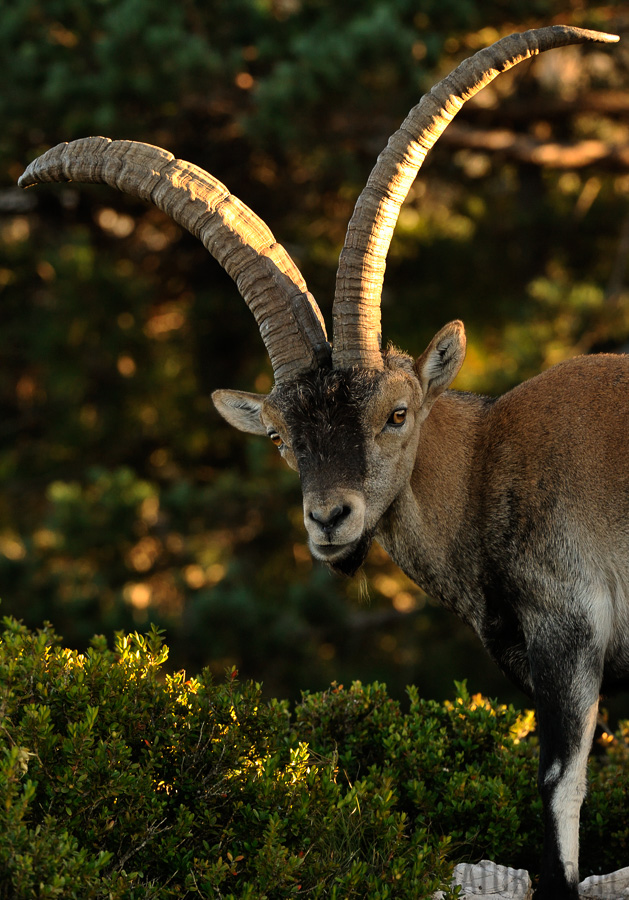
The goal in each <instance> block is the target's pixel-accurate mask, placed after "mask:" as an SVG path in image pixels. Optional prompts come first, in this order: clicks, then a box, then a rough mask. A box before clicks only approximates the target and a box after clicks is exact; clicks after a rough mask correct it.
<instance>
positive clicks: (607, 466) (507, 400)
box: [481, 354, 629, 547]
mask: <svg viewBox="0 0 629 900" xmlns="http://www.w3.org/2000/svg"><path fill="white" fill-rule="evenodd" d="M483 431H484V452H483V453H482V454H481V457H482V459H483V462H484V468H485V474H486V477H487V476H488V477H487V483H488V485H489V487H490V493H493V494H494V496H496V493H500V492H502V491H504V490H508V491H512V492H514V491H515V492H517V494H518V495H519V496H521V497H522V498H526V497H530V498H533V497H536V496H537V497H538V498H539V497H541V496H544V497H545V498H546V501H547V506H548V503H549V502H550V501H551V500H553V501H554V502H556V503H561V506H562V509H563V511H564V512H565V513H569V514H570V516H571V518H572V517H575V518H576V520H577V521H580V522H582V524H583V525H584V526H586V527H588V528H589V529H593V530H594V531H596V533H597V535H598V536H599V538H601V539H603V538H605V534H606V530H607V529H609V528H614V529H619V533H617V534H608V535H607V536H608V537H609V538H610V539H611V540H612V541H613V542H614V543H615V542H616V539H622V538H624V539H625V540H626V541H628V542H629V356H624V355H615V354H600V355H593V356H579V357H576V358H574V359H570V360H566V361H565V362H563V363H559V364H558V365H556V366H553V367H552V368H551V369H548V370H547V371H545V372H543V373H542V374H540V375H538V376H536V377H535V378H531V379H530V380H529V381H525V382H524V383H523V384H521V385H519V386H518V387H517V388H514V389H513V390H512V391H510V392H509V393H507V394H505V395H504V396H503V397H500V398H499V399H498V400H497V401H496V402H495V403H494V404H492V406H491V407H490V409H489V410H488V413H487V417H486V422H485V427H484V429H483ZM601 529H602V530H601ZM626 545H627V546H628V547H629V543H627V544H626Z"/></svg>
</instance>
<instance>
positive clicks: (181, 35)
mask: <svg viewBox="0 0 629 900" xmlns="http://www.w3.org/2000/svg"><path fill="white" fill-rule="evenodd" d="M556 22H565V23H568V24H574V25H584V26H587V27H594V28H600V29H602V30H607V31H618V32H620V33H621V34H622V33H623V32H625V31H626V29H627V24H628V23H629V7H627V6H625V5H624V4H609V3H601V2H589V3H588V4H587V9H586V4H584V3H580V2H573V3H567V2H565V3H559V2H543V0H538V2H527V3H523V2H520V0H502V2H498V0H495V2H482V3H481V2H480V0H476V2H472V0H439V2H432V0H430V2H417V0H412V2H411V0H381V2H376V0H360V2H357V0H344V2H343V3H338V2H332V0H275V2H272V0H210V2H205V3H202V2H200V0H188V2H181V3H172V4H167V5H164V4H161V3H156V2H154V0H46V2H43V0H41V2H36V0H14V2H13V3H12V4H11V9H7V8H6V5H5V6H3V8H2V10H1V11H0V58H1V59H2V63H3V64H2V68H1V70H0V121H1V122H2V127H1V128H0V167H1V182H0V184H1V185H2V188H1V190H0V323H1V327H0V480H1V484H2V491H1V495H0V596H1V597H2V602H3V605H2V610H3V611H4V612H5V613H9V612H10V613H13V614H15V615H17V616H18V617H21V618H23V619H24V620H25V621H26V622H27V623H28V624H29V625H38V624H41V623H42V622H43V621H44V620H45V619H48V620H51V621H52V622H53V623H54V625H55V627H56V628H57V630H58V631H59V632H60V633H61V634H62V635H63V638H64V641H65V642H66V644H68V645H70V646H77V647H83V646H85V645H86V642H87V640H88V639H89V637H90V636H91V635H92V634H93V633H94V632H103V633H106V634H108V635H110V634H111V633H112V631H114V630H115V629H122V628H124V629H131V628H139V629H144V628H145V627H147V624H148V622H149V621H155V622H157V623H158V624H160V625H162V626H165V627H166V628H167V641H168V643H169V645H170V647H171V651H172V657H171V662H172V665H174V666H176V667H181V666H185V667H186V668H188V669H189V670H190V671H196V670H198V669H199V668H200V667H201V666H203V665H209V666H210V667H211V668H212V669H213V670H215V671H217V672H221V671H222V670H223V668H224V667H225V666H227V665H231V664H236V665H237V666H238V667H239V669H240V671H241V675H242V676H243V677H253V678H256V679H260V680H262V681H263V682H264V689H265V692H266V693H267V694H269V695H277V696H285V697H296V696H298V694H299V692H300V690H301V689H303V688H310V689H318V688H321V687H323V686H325V685H326V684H328V683H329V682H330V681H331V680H333V679H336V680H338V681H344V682H346V683H347V682H349V681H351V680H353V679H355V678H360V679H362V680H364V681H371V680H373V679H376V678H377V679H380V680H383V681H385V682H387V684H388V685H389V687H390V689H391V691H392V693H393V694H394V695H400V694H401V692H402V688H403V686H404V685H405V684H406V683H409V682H415V683H416V684H417V685H418V687H419V690H420V693H421V694H422V695H424V696H429V697H435V698H442V697H444V696H449V695H450V694H451V685H452V680H453V679H454V678H456V679H462V678H465V677H467V678H468V683H469V686H470V689H472V690H473V691H476V690H482V691H484V692H488V693H490V694H493V695H498V696H500V697H501V698H504V699H510V698H514V697H516V695H515V694H514V692H513V691H512V689H511V688H510V687H509V685H508V684H507V682H506V681H505V680H504V679H503V678H502V676H500V674H499V673H498V672H497V671H496V670H495V669H494V667H493V666H492V664H490V663H489V662H488V661H486V660H485V657H484V655H483V653H482V651H481V650H480V648H479V647H478V645H477V642H476V639H475V638H474V637H473V636H472V635H471V634H469V633H468V632H467V631H466V630H465V629H464V628H463V627H462V626H461V625H460V624H459V623H458V622H457V621H455V620H454V619H453V618H452V617H451V616H450V615H448V614H446V613H444V612H443V611H441V610H440V609H439V608H437V607H436V606H435V605H434V604H433V603H432V601H431V600H430V599H428V598H426V597H425V596H424V595H423V594H422V593H421V592H420V591H419V590H418V589H417V588H416V587H415V586H413V585H411V584H410V583H409V582H408V581H407V580H406V579H404V578H403V576H402V575H401V574H400V573H399V571H398V570H397V569H396V568H395V567H394V566H393V565H392V564H391V563H390V562H389V561H388V560H387V558H386V557H385V555H384V554H383V553H382V552H381V551H379V550H378V549H377V548H375V549H374V551H373V553H372V555H371V557H370V559H369V561H368V563H367V564H366V566H365V568H364V574H361V575H359V576H358V577H357V578H355V579H353V580H351V581H350V580H341V579H339V578H337V577H335V576H332V575H331V574H329V573H328V572H327V571H326V570H325V569H324V568H322V567H320V566H319V565H315V564H313V563H312V561H311V560H310V556H309V553H308V551H307V548H306V542H305V534H304V529H303V524H302V522H301V509H300V502H301V501H300V492H299V485H298V482H297V479H296V476H294V475H293V474H292V473H291V472H289V471H288V470H287V469H285V468H284V467H283V464H282V463H281V461H280V460H279V458H278V456H277V454H276V451H275V450H274V448H273V447H272V446H270V445H268V444H267V442H265V441H263V440H260V439H256V438H248V437H245V436H243V435H241V434H239V433H236V432H233V431H232V430H230V428H229V427H228V426H227V425H226V424H225V423H224V422H222V420H220V419H219V417H218V415H217V414H216V413H215V411H214V409H213V407H212V405H211V402H210V400H209V395H210V392H211V391H212V390H213V389H214V388H216V387H233V388H244V389H249V390H266V389H267V388H268V387H269V385H270V369H269V365H268V361H267V360H266V359H265V356H264V350H263V345H262V342H261V340H260V337H259V335H258V333H257V331H256V327H255V324H254V321H253V318H252V317H251V315H250V313H249V312H248V310H247V309H246V307H245V304H244V303H243V302H242V300H241V299H240V298H239V297H238V294H237V291H236V289H235V287H234V285H233V284H232V283H231V281H230V280H229V279H228V278H227V276H226V275H225V274H224V273H223V272H222V270H221V269H220V267H219V266H218V264H217V263H215V262H214V260H212V259H211V257H209V256H208V255H207V253H206V252H205V251H204V249H203V248H202V247H201V246H200V244H198V243H197V242H196V241H195V240H194V239H193V238H192V237H190V236H189V235H187V234H183V233H181V231H180V230H179V229H178V228H177V227H176V226H174V225H173V224H172V223H171V222H170V221H168V220H167V219H166V218H165V217H164V216H163V215H162V214H161V213H159V212H158V211H156V210H154V209H152V208H148V207H146V206H145V205H143V204H141V203H139V202H135V201H132V200H130V199H129V198H127V197H124V196H122V195H120V194H118V193H116V192H115V191H113V190H111V189H108V188H101V187H84V186H80V185H68V186H53V187H41V188H37V189H35V190H31V191H29V192H26V193H24V192H21V191H19V190H18V189H17V188H15V187H14V185H15V181H16V179H17V177H18V176H19V175H20V174H21V172H22V171H23V168H24V166H25V164H26V163H27V162H28V161H29V160H30V159H31V158H33V157H34V156H35V155H37V154H38V153H40V152H41V151H43V150H44V149H46V148H47V147H49V146H52V145H54V144H55V143H57V142H58V141H61V140H71V139H73V138H77V137H82V136H85V135H87V134H98V133H100V134H106V135H107V136H110V137H113V138H132V139H137V140H144V141H149V142H151V143H156V144H159V145H161V146H164V147H166V148H167V149H169V150H171V151H172V152H174V153H175V154H176V155H177V156H180V157H183V158H185V159H189V160H191V161H192V162H194V163H197V164H198V165H200V166H202V167H204V168H206V169H208V170H209V171H211V172H212V173H213V174H214V175H216V176H217V177H218V178H220V179H221V180H222V181H224V182H225V183H226V184H227V185H228V186H229V187H230V189H231V190H233V191H234V193H236V194H237V195H238V196H239V197H240V198H241V199H242V200H244V201H245V202H246V203H248V204H249V205H250V206H252V207H253V209H254V210H255V211H256V212H257V213H258V214H259V215H261V216H262V217H263V218H264V219H265V220H266V221H267V223H268V224H269V225H270V227H271V228H272V230H273V231H274V233H275V235H276V236H277V238H278V240H280V241H281V242H282V243H284V244H285V246H286V247H287V248H288V250H289V251H290V252H291V254H292V255H293V256H294V258H295V259H296V261H297V262H298V264H299V265H300V267H301V268H302V270H303V272H304V275H305V277H306V280H307V281H308V284H309V287H310V289H311V290H312V292H313V293H314V294H315V296H316V297H317V300H318V302H319V304H320V305H321V307H322V309H323V310H324V313H326V314H329V311H330V304H331V297H332V294H333V289H334V276H335V268H336V262H337V259H338V254H339V251H340V248H341V246H342V242H343V238H344V234H345V228H346V224H347V221H348V219H349V216H350V215H351V211H352V208H353V203H354V201H355V199H356V197H357V195H358V193H359V191H360V189H361V187H362V185H363V184H364V182H365V179H366V177H367V175H368V173H369V171H370V168H371V166H372V165H373V162H374V160H375V157H376V155H377V153H378V152H379V150H380V149H381V148H382V147H383V146H384V144H385V143H386V140H387V137H388V135H389V134H390V133H391V132H392V131H394V130H395V129H396V128H397V127H398V124H399V122H400V121H401V119H402V118H403V116H404V115H405V114H406V112H407V110H408V109H409V108H410V107H411V106H412V105H414V104H415V103H416V102H417V101H418V99H419V97H420V96H421V94H422V93H423V92H424V91H425V90H427V89H429V88H430V86H431V85H432V84H433V83H434V82H435V81H436V80H438V78H440V77H442V76H443V75H445V74H447V72H448V71H449V70H450V69H451V68H453V67H454V66H455V65H456V64H457V63H458V62H459V61H460V60H461V59H463V58H465V57H466V56H469V55H471V53H473V52H475V50H476V49H479V48H480V47H482V46H484V45H486V44H488V43H491V42H492V41H493V40H495V39H497V38H498V37H500V36H502V35H503V34H507V33H509V32H510V31H513V30H515V29H517V30H523V29H525V28H527V27H536V26H540V25H545V24H552V23H556ZM628 48H629V43H628V42H627V41H626V40H625V41H624V42H621V44H619V45H616V46H612V47H610V48H599V47H596V46H588V47H577V48H565V49H563V50H560V51H554V52H553V53H552V54H548V55H546V56H545V57H542V58H540V59H538V60H535V61H533V62H532V63H526V64H523V65H522V66H520V67H518V68H517V69H516V70H514V71H513V72H512V73H509V74H508V75H506V76H504V77H503V78H501V79H499V80H498V81H497V82H495V84H494V85H493V86H492V87H491V88H489V89H488V90H486V91H485V92H483V94H481V95H480V96H479V98H478V100H477V101H474V102H473V103H471V104H469V105H468V106H467V107H466V108H465V110H464V111H463V113H462V114H461V115H460V117H459V118H458V119H457V122H456V123H455V126H457V128H458V130H455V128H454V127H453V129H452V131H451V132H450V134H449V135H448V138H449V139H444V140H443V141H442V143H441V144H440V145H438V147H437V148H436V149H435V151H433V153H432V154H431V156H430V157H429V160H428V162H427V164H426V166H425V168H424V169H423V170H422V172H421V174H420V177H419V179H418V181H417V183H416V185H415V186H414V187H413V190H412V192H411V196H410V198H409V201H408V203H407V205H406V206H405V208H404V209H403V211H402V215H401V217H400V222H399V226H398V229H397V231H396V235H395V238H394V241H393V245H392V248H391V253H390V259H389V265H388V269H387V278H386V284H385V290H384V296H383V324H384V335H385V339H387V340H392V341H394V342H395V343H398V344H399V345H401V346H402V347H403V348H404V349H405V350H407V351H410V352H412V353H413V354H415V355H418V354H419V353H420V352H421V351H422V350H423V349H424V347H425V345H426V344H427V343H428V341H429V340H430V338H431V336H432V334H433V333H434V332H435V331H436V330H437V329H438V328H439V327H440V326H441V325H442V324H444V323H445V322H446V321H448V320H449V319H451V318H454V317H461V318H463V319H464V320H465V322H466V325H467V329H468V335H469V341H470V349H469V353H468V359H467V362H466V365H465V367H464V369H463V372H462V374H461V376H460V377H459V379H458V381H457V386H458V387H460V388H462V389H470V390H477V391H482V392H487V393H498V392H501V391H503V390H505V389H508V388H509V387H511V386H513V385H514V384H516V383H518V382H519V381H521V380H522V379H524V378H526V377H528V376H530V375H532V374H534V373H536V372H538V371H539V370H540V369H542V368H544V367H546V366H548V365H550V364H552V363H553V362H556V361H558V360H560V359H563V358H565V357H567V356H571V355H573V354H575V353H580V352H588V351H590V350H592V349H601V348H603V349H617V348H620V347H622V346H623V344H624V343H625V342H626V341H627V340H628V338H629V291H628V289H627V285H626V275H627V253H628V250H629V215H628V208H627V198H628V197H629V171H628V170H627V165H626V147H627V139H628V133H629V132H628V119H629V100H628V99H627V94H626V87H627V66H628V63H629V49H628ZM461 126H465V127H466V129H467V130H462V127H461ZM470 129H471V131H470ZM497 130H503V132H504V133H505V134H504V135H503V138H502V141H501V146H502V149H500V150H495V151H493V150H492V151H488V150H486V149H478V147H477V146H476V143H477V142H476V138H477V137H478V135H479V134H481V135H483V134H484V135H485V138H482V139H481V145H484V144H486V143H487V139H486V136H487V135H494V133H495V132H496V131H497ZM548 142H550V143H552V144H555V145H556V147H555V155H554V162H553V164H552V165H548V164H546V163H540V161H539V159H537V158H536V157H535V154H533V155H531V154H530V153H529V154H528V155H527V153H526V152H525V150H526V147H528V148H531V147H534V146H543V145H545V144H547V143H548ZM571 146H575V147H576V148H577V152H576V155H575V156H574V157H572V158H568V157H567V155H566V154H567V148H569V147H571ZM523 147H524V148H525V149H524V150H523V149H522V148H523ZM623 148H624V151H625V157H624V158H623ZM592 149H594V150H596V161H594V162H590V161H588V160H590V159H591V157H589V156H588V155H587V154H588V153H589V152H591V151H592ZM586 151H587V153H586Z"/></svg>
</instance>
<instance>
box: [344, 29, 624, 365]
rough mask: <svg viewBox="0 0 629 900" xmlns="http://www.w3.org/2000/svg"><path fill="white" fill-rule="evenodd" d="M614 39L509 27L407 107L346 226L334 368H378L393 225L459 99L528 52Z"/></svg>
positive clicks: (460, 103)
mask: <svg viewBox="0 0 629 900" xmlns="http://www.w3.org/2000/svg"><path fill="white" fill-rule="evenodd" d="M617 40H618V36H617V35H610V34H605V33H603V32H597V31H590V30H587V29H582V28H573V27H571V26H566V25H552V26H548V27H546V28H539V29H534V30H531V31H526V32H522V33H521V34H520V33H515V34H512V35H509V36H508V37H504V38H501V39H500V40H499V41H497V42H496V43H495V44H492V45H491V46H490V47H487V48H484V49H482V50H479V51H478V52H477V53H476V54H475V55H474V56H472V57H470V58H469V59H467V60H465V61H464V62H462V63H461V64H460V65H459V66H458V67H457V68H456V69H455V70H454V71H453V72H452V73H450V75H448V76H447V77H446V78H444V79H443V80H442V81H440V82H439V83H438V84H437V85H435V86H434V87H433V88H432V90H431V91H430V92H429V93H427V94H425V95H424V97H422V99H421V100H420V102H419V103H418V104H417V106H415V107H413V109H412V110H411V111H410V112H409V114H408V116H407V117H406V119H405V120H404V122H403V123H402V125H401V127H400V128H399V129H398V130H397V131H396V132H395V133H394V134H393V135H392V136H391V137H390V138H389V142H388V144H387V146H386V147H385V148H384V150H383V151H382V153H381V154H380V155H379V157H378V160H377V162H376V165H375V166H374V168H373V170H372V172H371V174H370V176H369V178H368V180H367V184H366V186H365V188H364V190H363V191H362V193H361V194H360V196H359V198H358V200H357V202H356V206H355V208H354V213H353V215H352V218H351V220H350V223H349V226H348V230H347V236H346V239H345V244H344V246H343V250H342V251H341V256H340V259H339V267H338V272H337V278H336V290H335V296H334V305H333V319H334V325H333V351H332V363H333V365H334V366H335V367H337V368H342V367H346V366H360V367H363V368H373V369H381V368H382V367H383V360H382V354H381V351H380V342H381V325H380V299H381V293H382V284H383V281H384V272H385V267H386V257H387V253H388V250H389V245H390V243H391V238H392V236H393V230H394V228H395V225H396V223H397V219H398V216H399V212H400V208H401V206H402V203H403V202H404V200H405V198H406V196H407V194H408V191H409V189H410V187H411V185H412V183H413V181H414V180H415V177H416V176H417V173H418V171H419V169H420V168H421V166H422V164H423V161H424V159H425V157H426V154H427V153H428V151H429V150H430V149H431V148H432V147H433V146H434V144H435V143H436V141H437V140H438V139H439V137H440V135H441V134H442V133H443V131H444V130H445V128H446V127H447V126H448V124H449V123H450V122H451V121H452V119H453V118H454V116H455V115H456V114H457V112H458V111H459V110H460V109H461V107H462V106H463V104H464V103H465V102H466V101H467V100H469V99H470V98H471V97H473V96H474V95H475V94H477V93H478V91H480V90H481V89H482V88H483V87H485V86H486V85H487V84H489V83H490V82H491V81H493V79H494V78H496V76H497V75H499V74H501V73H502V72H506V71H507V70H508V69H510V68H512V67H513V66H515V65H517V64H518V63H519V62H522V61H523V60H525V59H528V58H530V57H531V56H535V55H537V54H539V53H543V52H544V51H546V50H550V49H552V48H554V47H562V46H566V45H568V44H579V43H585V42H589V41H595V42H603V43H613V42H616V41H617Z"/></svg>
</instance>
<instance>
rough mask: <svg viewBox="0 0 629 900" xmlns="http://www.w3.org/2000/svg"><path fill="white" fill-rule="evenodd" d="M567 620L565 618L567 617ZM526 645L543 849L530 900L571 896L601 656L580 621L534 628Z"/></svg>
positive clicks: (576, 873) (574, 895)
mask: <svg viewBox="0 0 629 900" xmlns="http://www.w3.org/2000/svg"><path fill="white" fill-rule="evenodd" d="M567 618H568V617H567ZM539 630H540V632H541V634H540V635H539V636H536V637H535V638H534V639H533V642H532V644H531V646H530V648H529V659H530V664H531V677H532V681H533V690H534V694H535V705H536V712H537V719H538V730H539V743H540V760H539V776H538V784H539V790H540V794H541V796H542V802H543V805H544V853H543V860H542V873H541V878H540V882H539V886H538V888H537V891H536V893H535V900H577V897H578V890H577V885H578V881H579V816H580V811H581V804H582V802H583V798H584V796H585V791H586V786H587V760H588V755H589V752H590V748H591V746H592V740H593V737H594V729H595V727H596V719H597V712H598V701H599V690H600V684H601V673H602V653H601V652H600V650H599V649H598V648H597V646H596V642H595V640H594V636H593V634H592V632H591V631H590V629H589V628H588V626H587V625H586V624H585V623H584V622H583V621H581V622H579V623H578V624H577V623H575V622H574V621H572V622H570V621H567V620H564V621H562V622H561V624H560V625H559V626H558V628H557V629H553V628H552V627H548V623H545V624H544V625H541V626H540V629H539Z"/></svg>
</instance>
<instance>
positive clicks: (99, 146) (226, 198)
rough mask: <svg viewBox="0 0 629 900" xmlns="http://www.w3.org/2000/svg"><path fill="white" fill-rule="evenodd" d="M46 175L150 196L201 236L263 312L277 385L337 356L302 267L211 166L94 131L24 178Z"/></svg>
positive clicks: (26, 182) (52, 153)
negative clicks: (211, 171)
mask: <svg viewBox="0 0 629 900" xmlns="http://www.w3.org/2000/svg"><path fill="white" fill-rule="evenodd" d="M45 181H85V182H98V183H104V184H109V185H111V186H112V187H116V188H118V189H119V190H121V191H124V192H125V193H127V194H132V195H133V196H135V197H140V198H142V199H143V200H150V201H151V202H152V203H154V204H155V206H157V207H159V209H161V210H163V211H164V212H165V213H167V214H168V215H169V216H171V217H172V218H173V219H174V220H175V221H176V222H178V223H179V224H180V225H182V226H183V227H184V228H186V229H187V230H188V231H190V232H191V233H192V234H194V235H195V236H196V237H198V238H199V239H200V240H201V241H202V243H203V245H204V246H205V247H206V248H207V249H208V250H209V252H210V253H211V254H212V256H214V257H215V259H217V260H218V262H219V263H220V264H221V265H222V266H223V268H224V269H225V270H226V272H227V273H228V274H229V275H230V276H231V277H232V278H233V279H234V281H235V282H236V285H237V287H238V290H239V291H240V293H241V294H242V296H243V298H244V300H245V302H246V304H247V306H248V307H249V309H250V310H251V311H252V313H253V315H254V316H255V319H256V322H257V323H258V327H259V329H260V333H261V335H262V340H263V341H264V344H265V346H266V349H267V351H268V354H269V357H270V358H271V364H272V366H273V372H274V374H275V380H276V382H277V383H280V382H284V381H288V380H290V379H292V378H293V377H294V376H295V375H297V374H299V373H300V372H305V371H310V370H311V369H315V368H317V366H318V365H320V364H321V363H322V362H325V361H327V360H329V354H330V347H329V344H328V343H327V338H326V333H325V325H324V322H323V316H322V315H321V312H320V310H319V307H318V306H317V304H316V302H315V300H314V297H313V296H312V294H310V293H309V292H308V289H307V287H306V283H305V281H304V279H303V277H302V275H301V273H300V272H299V270H298V268H297V266H296V265H295V263H294V262H293V261H292V259H291V258H290V256H289V255H288V253H287V252H286V250H285V249H284V248H283V247H282V246H281V245H280V244H278V243H276V241H275V238H274V237H273V235H272V234H271V232H270V230H269V229H268V228H267V226H266V225H265V224H264V222H263V221H262V220H261V219H259V218H258V216H256V215H255V213H253V212H252V211H251V210H250V209H249V207H247V206H245V204H244V203H242V202H241V201H240V200H238V199H237V198H236V197H233V196H232V195H231V194H230V193H229V191H228V190H227V188H226V187H225V185H223V184H221V182H220V181H218V180H217V179H216V178H214V177H213V176H212V175H210V174H208V173H207V172H205V171H204V170H203V169H200V168H199V167H198V166H194V165H192V164H191V163H188V162H184V161H183V160H179V159H175V157H174V156H173V155H172V153H168V152H167V151H166V150H161V149H160V148H159V147H153V146H151V145H150V144H142V143H139V142H137V141H111V140H109V138H103V137H90V138H82V139H80V140H77V141H72V142H71V143H69V144H58V145H57V146H56V147H53V148H52V149H51V150H48V151H47V152H46V153H44V154H43V155H42V156H40V157H39V158H38V159H36V160H34V161H33V162H32V163H31V164H30V165H29V166H28V168H27V169H26V171H25V172H24V174H23V175H22V177H21V178H20V179H19V182H18V184H19V185H20V187H29V186H30V185H33V184H38V183H40V182H45Z"/></svg>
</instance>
